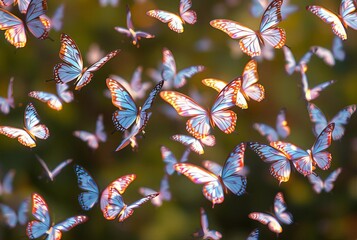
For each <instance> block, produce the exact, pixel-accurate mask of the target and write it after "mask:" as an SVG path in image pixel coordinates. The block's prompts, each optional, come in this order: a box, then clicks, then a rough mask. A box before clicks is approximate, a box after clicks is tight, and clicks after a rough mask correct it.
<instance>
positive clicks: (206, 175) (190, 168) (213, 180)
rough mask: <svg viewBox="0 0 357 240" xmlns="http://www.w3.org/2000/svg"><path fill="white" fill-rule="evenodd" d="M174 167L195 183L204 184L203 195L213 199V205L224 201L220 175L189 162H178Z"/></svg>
mask: <svg viewBox="0 0 357 240" xmlns="http://www.w3.org/2000/svg"><path fill="white" fill-rule="evenodd" d="M174 168H175V170H176V171H177V172H179V173H181V174H183V175H185V176H186V177H188V178H189V179H190V180H191V181H192V182H194V183H195V184H204V186H203V195H204V196H205V197H206V198H207V199H208V200H209V201H211V202H212V204H213V205H215V204H219V203H222V202H223V200H224V195H223V188H222V185H221V183H220V181H219V178H218V176H216V175H214V174H213V173H210V172H208V171H206V170H205V169H203V168H200V167H198V166H195V165H193V164H189V163H176V164H175V165H174Z"/></svg>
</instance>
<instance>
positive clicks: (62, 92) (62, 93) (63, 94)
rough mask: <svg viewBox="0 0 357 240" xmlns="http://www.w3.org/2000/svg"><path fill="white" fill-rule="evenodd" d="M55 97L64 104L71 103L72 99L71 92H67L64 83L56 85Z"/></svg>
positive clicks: (66, 86)
mask: <svg viewBox="0 0 357 240" xmlns="http://www.w3.org/2000/svg"><path fill="white" fill-rule="evenodd" d="M56 89H57V95H58V96H59V97H60V98H61V99H62V100H63V101H65V102H66V103H69V102H72V101H73V99H74V96H73V92H72V91H69V90H68V85H67V84H65V83H62V84H61V83H57V84H56Z"/></svg>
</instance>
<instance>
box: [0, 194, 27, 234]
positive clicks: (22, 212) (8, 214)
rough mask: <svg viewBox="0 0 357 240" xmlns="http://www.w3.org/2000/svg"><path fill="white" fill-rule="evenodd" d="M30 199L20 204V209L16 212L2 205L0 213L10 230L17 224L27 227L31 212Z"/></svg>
mask: <svg viewBox="0 0 357 240" xmlns="http://www.w3.org/2000/svg"><path fill="white" fill-rule="evenodd" d="M29 205H30V199H29V198H26V199H25V200H23V201H22V202H21V203H20V206H19V209H18V210H17V212H15V211H14V210H13V209H12V208H11V207H9V206H8V205H5V204H2V203H0V211H1V213H2V214H1V215H0V216H2V219H4V220H5V223H6V225H7V226H9V227H10V228H14V227H16V225H17V223H19V224H20V225H25V224H26V223H27V213H28V211H29Z"/></svg>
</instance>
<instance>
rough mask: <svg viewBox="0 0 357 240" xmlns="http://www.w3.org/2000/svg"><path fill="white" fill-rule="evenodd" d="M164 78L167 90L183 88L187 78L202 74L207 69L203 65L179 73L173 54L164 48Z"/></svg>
mask: <svg viewBox="0 0 357 240" xmlns="http://www.w3.org/2000/svg"><path fill="white" fill-rule="evenodd" d="M162 67H163V68H162V72H161V75H162V78H163V79H164V80H165V82H166V83H165V88H166V89H171V88H172V87H174V88H181V87H183V86H184V85H185V84H186V78H190V77H192V76H193V75H195V74H197V73H199V72H202V71H203V70H204V69H205V67H204V66H202V65H197V66H191V67H187V68H185V69H182V70H181V71H179V72H177V70H176V62H175V58H174V56H173V54H172V52H171V51H170V50H169V49H167V48H164V49H163V50H162Z"/></svg>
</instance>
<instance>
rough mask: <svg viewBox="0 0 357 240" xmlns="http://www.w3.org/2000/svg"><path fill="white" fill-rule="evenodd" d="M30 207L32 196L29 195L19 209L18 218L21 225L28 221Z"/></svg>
mask: <svg viewBox="0 0 357 240" xmlns="http://www.w3.org/2000/svg"><path fill="white" fill-rule="evenodd" d="M29 208H30V198H29V197H27V198H25V200H23V201H22V202H21V203H20V206H19V210H18V211H17V220H18V222H19V223H20V224H21V225H25V224H26V223H27V222H28V218H27V213H28V211H29Z"/></svg>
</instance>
